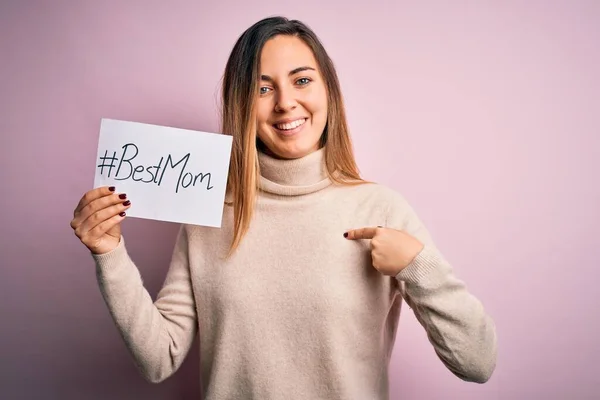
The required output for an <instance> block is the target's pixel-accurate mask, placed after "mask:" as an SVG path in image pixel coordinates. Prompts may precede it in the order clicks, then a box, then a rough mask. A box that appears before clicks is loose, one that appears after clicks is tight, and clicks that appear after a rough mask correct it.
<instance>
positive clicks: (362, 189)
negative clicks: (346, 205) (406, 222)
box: [338, 181, 408, 207]
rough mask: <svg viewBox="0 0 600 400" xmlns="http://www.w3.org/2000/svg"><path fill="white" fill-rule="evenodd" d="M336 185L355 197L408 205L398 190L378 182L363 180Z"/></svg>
mask: <svg viewBox="0 0 600 400" xmlns="http://www.w3.org/2000/svg"><path fill="white" fill-rule="evenodd" d="M338 187H339V188H343V190H344V191H346V192H352V194H354V195H356V196H357V197H361V198H369V199H373V200H375V201H377V202H378V203H386V204H388V205H389V206H390V207H394V206H395V207H398V206H400V207H401V206H403V205H408V202H407V201H406V198H405V197H404V195H403V194H402V193H401V192H400V191H398V190H397V189H395V188H392V187H391V186H388V185H385V184H381V183H378V182H369V181H365V182H363V183H360V184H352V185H339V186H338Z"/></svg>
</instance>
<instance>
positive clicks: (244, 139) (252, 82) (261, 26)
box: [221, 17, 366, 257]
mask: <svg viewBox="0 0 600 400" xmlns="http://www.w3.org/2000/svg"><path fill="white" fill-rule="evenodd" d="M277 35H291V36H296V37H298V38H300V39H301V40H303V41H304V42H305V43H306V44H307V45H308V46H309V47H310V48H311V49H312V52H313V54H314V55H315V59H316V60H317V63H318V66H319V69H320V72H321V74H322V76H323V79H324V81H325V85H326V89H327V97H328V101H327V102H328V115H327V123H326V125H325V129H324V131H323V134H322V136H321V143H320V145H321V147H322V148H323V147H324V148H325V149H324V152H325V154H324V155H325V164H326V169H327V173H328V175H329V178H330V179H331V180H332V181H333V182H335V183H337V184H343V185H354V184H360V183H365V182H366V181H364V180H363V179H362V178H361V177H360V174H359V170H358V167H357V165H356V161H355V159H354V154H353V149H352V142H351V140H350V135H349V132H348V124H347V121H346V112H345V108H344V103H343V98H342V93H341V89H340V84H339V80H338V77H337V73H336V71H335V68H334V65H333V62H332V60H331V58H330V57H329V56H328V54H327V52H326V51H325V49H324V47H323V45H322V44H321V42H320V41H319V39H318V37H317V36H316V34H315V33H314V32H313V31H312V30H311V29H310V28H308V27H307V26H306V25H305V24H303V23H302V22H300V21H297V20H288V19H286V18H283V17H270V18H265V19H263V20H261V21H259V22H257V23H256V24H254V25H253V26H251V27H250V28H248V29H247V30H246V31H245V32H244V33H243V34H242V35H241V36H240V38H239V39H238V40H237V42H236V44H235V46H234V47H233V50H232V52H231V54H230V56H229V59H228V61H227V65H226V67H225V73H224V76H223V86H222V99H221V101H222V111H221V131H222V132H223V133H224V134H228V135H231V136H233V144H232V153H231V161H230V167H229V176H228V183H227V193H228V197H229V198H230V199H231V203H230V205H232V206H233V216H234V221H233V223H234V228H233V231H234V234H233V237H232V241H231V245H230V249H229V254H228V257H229V256H231V254H233V252H234V251H235V250H236V249H237V247H238V246H239V244H240V243H241V241H242V239H243V237H244V236H245V235H246V233H247V232H248V229H249V227H250V222H251V220H252V216H253V213H254V205H255V204H256V198H257V193H258V190H259V176H260V170H259V163H258V151H259V150H258V147H257V145H260V144H261V142H260V140H259V139H258V138H257V132H256V130H257V127H256V98H257V94H258V92H259V74H260V54H261V51H262V48H263V46H264V44H265V43H266V42H267V41H268V40H269V39H271V38H273V37H275V36H277Z"/></svg>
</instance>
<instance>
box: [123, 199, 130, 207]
mask: <svg viewBox="0 0 600 400" xmlns="http://www.w3.org/2000/svg"><path fill="white" fill-rule="evenodd" d="M130 204H131V201H129V200H127V201H126V202H125V203H123V205H124V206H125V207H127V206H128V205H130Z"/></svg>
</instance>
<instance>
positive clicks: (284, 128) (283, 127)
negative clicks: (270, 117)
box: [275, 118, 306, 131]
mask: <svg viewBox="0 0 600 400" xmlns="http://www.w3.org/2000/svg"><path fill="white" fill-rule="evenodd" d="M305 122H306V119H304V118H303V119H297V120H296V121H293V122H290V123H287V124H277V125H275V126H276V127H277V129H280V130H282V131H287V130H290V129H294V128H297V127H299V126H300V125H302V124H304V123H305Z"/></svg>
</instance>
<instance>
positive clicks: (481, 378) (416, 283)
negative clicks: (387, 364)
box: [388, 197, 497, 383]
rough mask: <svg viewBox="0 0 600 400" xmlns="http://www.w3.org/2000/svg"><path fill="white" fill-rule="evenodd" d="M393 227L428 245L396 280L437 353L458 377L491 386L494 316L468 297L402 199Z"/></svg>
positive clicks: (397, 203)
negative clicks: (488, 381) (486, 383)
mask: <svg viewBox="0 0 600 400" xmlns="http://www.w3.org/2000/svg"><path fill="white" fill-rule="evenodd" d="M390 223H391V224H392V225H399V226H398V227H397V229H402V230H404V231H405V232H407V233H408V234H410V235H412V236H413V237H415V238H417V239H418V240H419V241H421V243H422V244H423V245H424V247H423V250H422V251H421V252H420V253H419V254H418V255H417V257H416V258H415V259H414V260H413V261H412V263H410V264H409V265H408V266H407V267H406V268H404V269H403V270H402V271H400V273H398V274H397V275H396V279H398V281H400V285H401V293H402V296H403V298H404V299H405V300H406V302H407V304H408V305H409V306H410V307H411V308H412V309H413V311H414V314H415V316H416V318H417V320H418V321H419V323H420V324H421V325H422V326H423V328H425V331H426V332H427V336H428V338H429V341H430V342H431V343H432V345H433V347H434V349H435V352H436V353H437V355H438V356H439V358H440V359H441V360H442V362H443V363H444V364H445V365H446V367H447V368H448V369H449V370H450V371H452V373H454V374H455V375H456V376H458V377H459V378H461V379H463V380H465V381H471V382H478V383H484V382H486V381H487V380H488V379H489V378H490V377H491V375H492V373H493V371H494V369H495V367H496V355H497V342H496V341H497V338H496V330H495V325H494V322H493V321H492V318H491V317H490V316H489V315H488V314H487V313H486V312H485V310H484V307H483V305H482V303H481V302H480V301H479V300H478V299H477V298H476V297H475V296H473V295H472V294H471V293H469V291H468V289H467V287H466V285H465V283H464V282H463V281H461V280H460V279H458V278H457V277H456V275H455V274H454V271H453V268H452V266H451V265H450V264H449V263H448V262H447V261H446V260H445V259H444V257H443V256H442V254H441V253H440V252H439V251H438V250H437V248H436V246H435V244H434V243H433V240H432V238H431V235H430V234H429V232H428V230H427V228H426V227H425V226H424V225H423V223H422V222H421V220H420V219H419V217H418V216H417V215H416V213H415V211H414V210H413V208H412V207H411V206H410V205H409V204H408V203H407V202H406V201H405V200H404V199H403V198H401V197H397V198H396V200H395V201H394V205H393V210H392V213H391V214H390V220H389V221H388V224H390ZM390 227H394V226H390Z"/></svg>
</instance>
